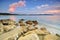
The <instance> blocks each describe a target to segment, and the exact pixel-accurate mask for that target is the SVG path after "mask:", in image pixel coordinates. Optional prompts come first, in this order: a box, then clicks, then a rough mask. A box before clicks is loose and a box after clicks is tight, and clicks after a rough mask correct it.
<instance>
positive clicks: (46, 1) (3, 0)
mask: <svg viewBox="0 0 60 40" xmlns="http://www.w3.org/2000/svg"><path fill="white" fill-rule="evenodd" d="M19 1H25V5H26V6H25V7H16V9H15V12H13V13H17V12H18V13H19V12H22V13H24V12H25V13H31V10H33V11H35V10H38V9H37V8H36V7H37V6H39V7H40V6H41V5H44V6H45V5H48V6H49V7H50V6H60V5H59V3H60V0H0V12H9V11H8V10H9V6H10V5H11V4H14V3H17V2H19ZM44 9H45V8H42V10H44ZM47 9H49V8H47V7H46V9H45V10H47ZM51 9H52V8H51ZM40 11H41V9H40ZM40 13H41V12H40Z"/></svg>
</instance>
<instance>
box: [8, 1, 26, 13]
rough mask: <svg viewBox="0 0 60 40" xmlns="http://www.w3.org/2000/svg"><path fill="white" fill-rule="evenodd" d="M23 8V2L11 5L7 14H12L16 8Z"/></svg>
mask: <svg viewBox="0 0 60 40" xmlns="http://www.w3.org/2000/svg"><path fill="white" fill-rule="evenodd" d="M24 6H26V4H25V1H19V2H16V3H12V4H10V6H9V12H14V11H15V10H16V8H17V7H24Z"/></svg>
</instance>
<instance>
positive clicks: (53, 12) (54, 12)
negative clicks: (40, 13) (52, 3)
mask: <svg viewBox="0 0 60 40" xmlns="http://www.w3.org/2000/svg"><path fill="white" fill-rule="evenodd" d="M44 13H47V14H49V13H50V14H60V10H46V11H44Z"/></svg>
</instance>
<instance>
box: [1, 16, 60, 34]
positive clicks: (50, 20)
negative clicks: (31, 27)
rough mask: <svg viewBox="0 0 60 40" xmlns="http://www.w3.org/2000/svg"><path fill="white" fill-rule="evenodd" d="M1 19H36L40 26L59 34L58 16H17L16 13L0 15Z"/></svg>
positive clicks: (59, 21)
mask: <svg viewBox="0 0 60 40" xmlns="http://www.w3.org/2000/svg"><path fill="white" fill-rule="evenodd" d="M1 19H12V20H15V21H16V22H18V21H19V20H20V19H25V21H26V20H37V21H38V22H39V25H40V26H43V25H44V26H45V27H46V28H47V30H48V31H50V32H51V33H54V34H56V33H57V34H60V16H59V15H54V16H51V15H50V16H18V15H0V20H1Z"/></svg>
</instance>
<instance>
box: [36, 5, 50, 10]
mask: <svg viewBox="0 0 60 40" xmlns="http://www.w3.org/2000/svg"><path fill="white" fill-rule="evenodd" d="M48 6H49V5H48V4H44V5H40V6H36V8H37V9H40V8H44V7H48Z"/></svg>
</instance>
